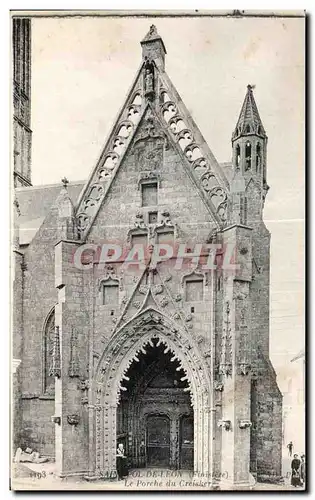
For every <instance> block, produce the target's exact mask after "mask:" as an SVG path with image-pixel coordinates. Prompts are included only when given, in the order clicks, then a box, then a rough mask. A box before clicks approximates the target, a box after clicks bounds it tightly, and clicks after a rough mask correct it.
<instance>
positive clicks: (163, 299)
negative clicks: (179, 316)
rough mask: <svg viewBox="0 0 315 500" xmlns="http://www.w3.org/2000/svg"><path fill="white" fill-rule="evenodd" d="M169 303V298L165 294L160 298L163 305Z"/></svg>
mask: <svg viewBox="0 0 315 500" xmlns="http://www.w3.org/2000/svg"><path fill="white" fill-rule="evenodd" d="M167 304H168V298H167V297H165V296H164V297H162V298H161V300H160V306H161V307H165V306H167Z"/></svg>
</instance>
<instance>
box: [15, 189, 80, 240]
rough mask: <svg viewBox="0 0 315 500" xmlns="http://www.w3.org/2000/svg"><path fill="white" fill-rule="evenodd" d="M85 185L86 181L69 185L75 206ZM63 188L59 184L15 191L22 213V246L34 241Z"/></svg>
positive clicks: (69, 191) (20, 220)
mask: <svg viewBox="0 0 315 500" xmlns="http://www.w3.org/2000/svg"><path fill="white" fill-rule="evenodd" d="M84 185H85V181H76V182H73V183H69V184H68V193H69V196H70V198H71V200H72V202H73V204H76V202H77V200H78V197H79V194H80V192H81V190H82V188H83V187H84ZM61 188H62V184H60V183H58V184H49V185H42V186H30V187H22V188H16V189H15V193H16V198H17V201H18V203H19V210H20V213H21V215H20V217H19V228H20V229H19V235H20V245H28V244H29V243H30V242H31V241H32V239H33V237H34V236H35V234H36V233H37V231H38V229H39V228H40V226H41V224H42V223H43V221H44V219H45V217H46V215H47V214H48V213H49V211H50V209H51V208H52V206H53V205H54V203H55V200H56V198H57V196H58V195H59V193H60V191H61Z"/></svg>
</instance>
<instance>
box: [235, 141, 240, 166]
mask: <svg viewBox="0 0 315 500" xmlns="http://www.w3.org/2000/svg"><path fill="white" fill-rule="evenodd" d="M240 161H241V148H240V145H239V144H237V146H236V166H237V167H239V166H240Z"/></svg>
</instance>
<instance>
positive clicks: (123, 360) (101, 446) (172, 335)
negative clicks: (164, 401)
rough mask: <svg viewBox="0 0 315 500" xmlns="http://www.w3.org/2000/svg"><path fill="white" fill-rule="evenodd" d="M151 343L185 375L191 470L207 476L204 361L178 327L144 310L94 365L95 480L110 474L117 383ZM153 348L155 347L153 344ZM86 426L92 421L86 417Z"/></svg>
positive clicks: (92, 432) (113, 463) (208, 442)
mask: <svg viewBox="0 0 315 500" xmlns="http://www.w3.org/2000/svg"><path fill="white" fill-rule="evenodd" d="M152 339H157V341H158V344H159V343H162V344H164V345H165V346H166V349H165V351H164V352H167V351H171V352H172V353H173V354H174V359H177V361H178V363H179V366H180V369H182V370H184V372H185V374H186V376H187V384H188V387H187V391H189V392H190V397H191V402H192V406H193V413H194V436H195V439H194V472H195V474H204V475H208V476H211V469H212V467H211V458H210V457H211V455H212V453H211V450H210V447H211V446H212V439H211V417H210V400H211V398H210V394H211V383H210V377H209V372H208V370H207V367H206V365H205V362H204V359H203V357H202V355H201V353H200V351H199V349H198V347H197V346H196V344H195V342H194V341H193V339H192V338H191V337H189V335H188V333H187V332H185V330H184V328H181V329H180V328H179V327H178V325H176V324H175V323H174V322H172V321H171V320H170V319H169V318H167V317H166V316H164V315H163V314H162V313H161V312H159V311H157V310H155V309H152V308H149V309H146V310H144V311H142V312H141V313H140V314H139V315H138V316H136V317H135V318H133V319H132V320H131V321H130V322H128V323H126V324H125V325H124V326H122V327H121V328H120V329H119V330H118V331H117V332H116V333H115V335H114V336H113V337H112V339H111V340H110V342H109V344H108V346H107V347H106V348H105V350H104V352H103V355H102V357H101V359H100V361H99V363H98V366H97V369H96V373H95V377H94V383H93V405H92V409H93V410H94V413H95V417H94V419H93V424H94V425H90V444H91V443H93V445H92V446H91V448H90V471H94V472H95V474H96V476H99V477H113V476H114V475H115V472H116V411H117V405H118V404H119V400H120V392H121V390H123V385H122V384H123V380H124V378H126V373H127V371H128V369H129V367H130V366H131V364H132V363H133V361H137V359H138V358H137V355H138V354H139V353H140V352H141V351H142V352H145V346H146V345H147V344H149V345H152ZM158 344H157V345H158ZM90 423H92V419H90ZM92 448H93V449H92Z"/></svg>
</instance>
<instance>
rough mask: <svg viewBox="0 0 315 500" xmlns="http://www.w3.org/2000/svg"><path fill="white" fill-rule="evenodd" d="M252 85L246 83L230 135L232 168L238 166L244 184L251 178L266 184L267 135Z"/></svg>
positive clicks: (262, 184)
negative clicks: (243, 96) (237, 115)
mask: <svg viewBox="0 0 315 500" xmlns="http://www.w3.org/2000/svg"><path fill="white" fill-rule="evenodd" d="M254 88H255V87H254V86H253V85H247V92H246V95H245V99H244V103H243V106H242V109H241V112H240V115H239V118H238V121H237V124H236V127H235V130H234V132H233V135H232V147H233V158H232V163H233V168H234V169H237V168H239V169H240V171H241V173H242V175H243V176H244V179H245V182H246V184H247V183H248V181H249V180H250V178H253V179H254V180H255V181H256V182H258V183H259V184H260V185H261V186H264V187H265V186H266V184H267V182H266V154H267V135H266V132H265V129H264V127H263V124H262V121H261V118H260V116H259V112H258V109H257V105H256V102H255V99H254V94H253V89H254Z"/></svg>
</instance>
